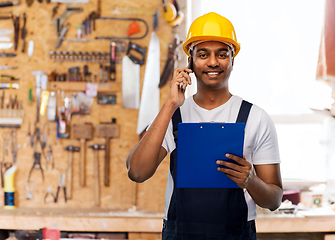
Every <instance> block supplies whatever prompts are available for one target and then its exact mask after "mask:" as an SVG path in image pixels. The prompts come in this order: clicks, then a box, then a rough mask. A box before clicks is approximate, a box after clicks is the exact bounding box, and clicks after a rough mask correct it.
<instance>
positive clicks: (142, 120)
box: [136, 32, 160, 134]
mask: <svg viewBox="0 0 335 240" xmlns="http://www.w3.org/2000/svg"><path fill="white" fill-rule="evenodd" d="M159 80H160V47H159V39H158V37H157V35H156V33H155V32H152V33H151V38H150V43H149V49H148V57H147V63H146V68H145V74H144V81H143V88H142V95H141V103H140V110H139V114H138V122H137V130H136V132H137V134H141V133H142V132H143V131H144V130H145V129H146V128H147V127H148V126H149V124H150V123H151V122H152V121H153V120H154V118H155V117H156V115H157V114H158V112H159V87H158V85H159Z"/></svg>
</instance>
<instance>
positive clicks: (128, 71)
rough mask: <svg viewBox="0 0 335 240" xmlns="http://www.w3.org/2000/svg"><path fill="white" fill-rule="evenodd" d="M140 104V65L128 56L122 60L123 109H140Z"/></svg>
mask: <svg viewBox="0 0 335 240" xmlns="http://www.w3.org/2000/svg"><path fill="white" fill-rule="evenodd" d="M139 102H140V65H139V64H135V63H134V62H133V61H132V60H131V59H130V58H129V57H128V56H127V55H126V56H124V57H123V58H122V103H123V108H126V109H138V108H139Z"/></svg>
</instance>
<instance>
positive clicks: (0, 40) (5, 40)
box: [0, 18, 11, 42]
mask: <svg viewBox="0 0 335 240" xmlns="http://www.w3.org/2000/svg"><path fill="white" fill-rule="evenodd" d="M0 19H1V18H0ZM10 40H11V39H10V37H1V36H0V42H10Z"/></svg>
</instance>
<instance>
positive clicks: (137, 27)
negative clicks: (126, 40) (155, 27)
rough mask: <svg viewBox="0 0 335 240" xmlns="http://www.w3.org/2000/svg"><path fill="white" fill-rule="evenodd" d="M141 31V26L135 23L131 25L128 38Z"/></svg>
mask: <svg viewBox="0 0 335 240" xmlns="http://www.w3.org/2000/svg"><path fill="white" fill-rule="evenodd" d="M140 31H141V28H140V25H138V23H137V22H135V21H134V22H132V23H131V24H129V27H128V32H127V34H128V36H130V35H133V34H135V33H138V32H140Z"/></svg>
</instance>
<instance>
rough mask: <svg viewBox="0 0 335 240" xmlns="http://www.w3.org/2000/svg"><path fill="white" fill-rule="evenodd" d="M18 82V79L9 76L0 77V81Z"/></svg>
mask: <svg viewBox="0 0 335 240" xmlns="http://www.w3.org/2000/svg"><path fill="white" fill-rule="evenodd" d="M11 80H19V78H17V77H14V76H9V75H0V81H11Z"/></svg>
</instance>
